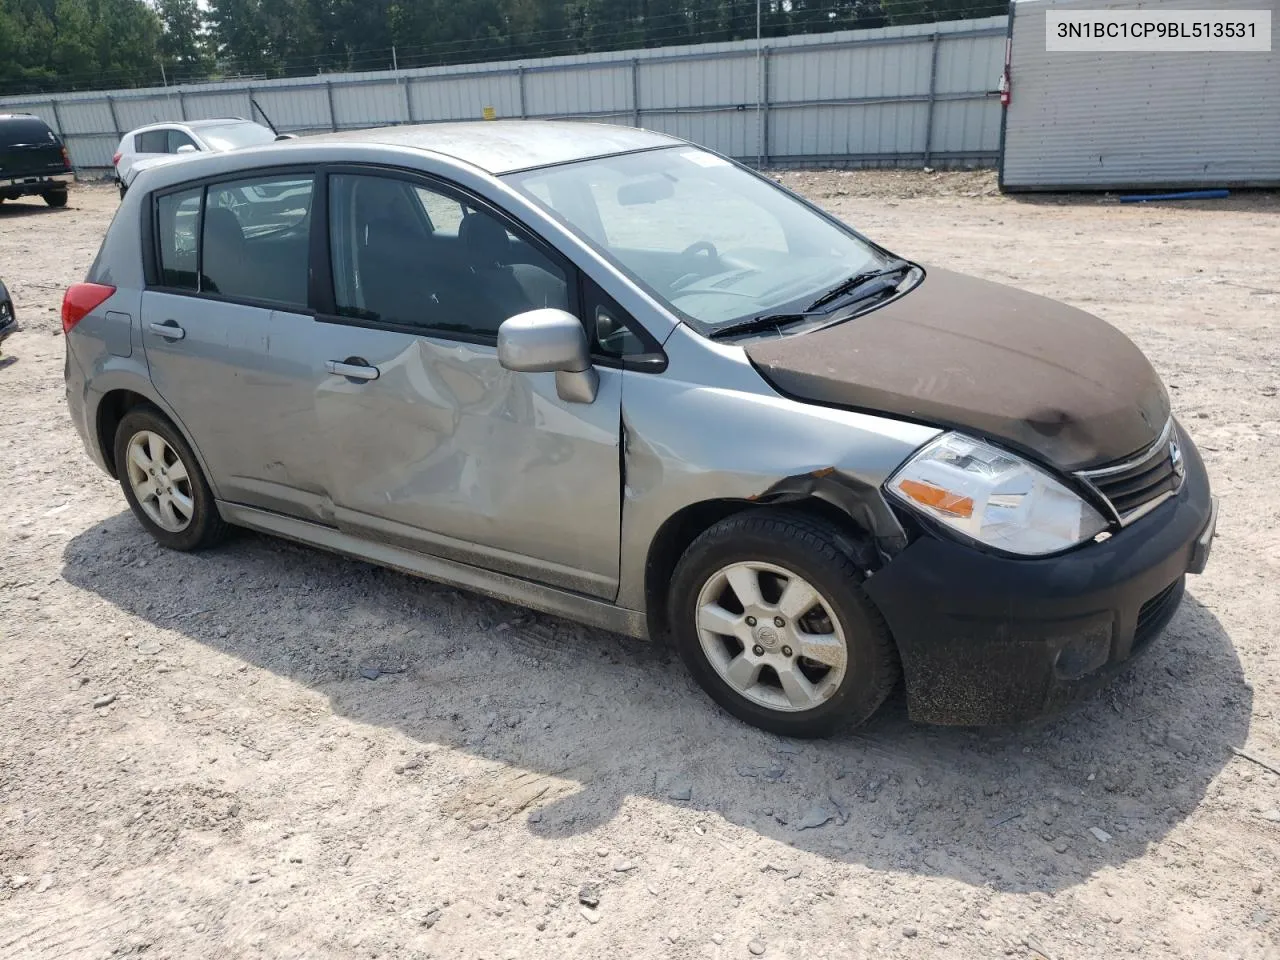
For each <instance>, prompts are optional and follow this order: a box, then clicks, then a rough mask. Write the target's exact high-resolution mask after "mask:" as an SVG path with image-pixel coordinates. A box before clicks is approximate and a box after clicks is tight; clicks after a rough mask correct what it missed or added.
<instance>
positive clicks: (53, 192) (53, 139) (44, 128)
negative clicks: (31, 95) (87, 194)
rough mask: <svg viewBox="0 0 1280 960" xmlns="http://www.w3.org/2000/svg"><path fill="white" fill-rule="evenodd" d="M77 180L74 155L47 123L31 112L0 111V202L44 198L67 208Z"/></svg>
mask: <svg viewBox="0 0 1280 960" xmlns="http://www.w3.org/2000/svg"><path fill="white" fill-rule="evenodd" d="M74 179H75V175H74V174H73V173H72V171H71V155H70V154H68V153H67V148H66V146H64V145H63V143H62V139H61V138H60V137H59V136H58V135H57V134H56V133H54V132H53V131H52V130H50V129H49V125H48V124H47V123H45V122H44V121H43V120H41V119H40V118H39V117H35V116H32V115H31V114H29V113H0V203H3V202H4V201H5V200H16V199H17V198H18V197H44V202H45V203H47V204H48V205H49V206H51V207H65V206H66V205H67V184H68V183H70V182H71V181H72V180H74Z"/></svg>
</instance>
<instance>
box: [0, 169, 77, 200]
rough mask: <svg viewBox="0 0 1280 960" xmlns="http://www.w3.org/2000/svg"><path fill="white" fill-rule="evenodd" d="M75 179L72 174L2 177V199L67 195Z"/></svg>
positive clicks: (0, 178)
mask: <svg viewBox="0 0 1280 960" xmlns="http://www.w3.org/2000/svg"><path fill="white" fill-rule="evenodd" d="M74 179H75V177H74V176H73V175H72V174H70V173H58V174H38V175H35V174H33V175H32V176H29V177H13V176H9V177H3V176H0V197H3V198H4V199H5V200H17V199H18V198H19V197H43V196H44V195H45V194H46V193H66V192H67V186H68V184H70V183H71V182H72V181H73V180H74Z"/></svg>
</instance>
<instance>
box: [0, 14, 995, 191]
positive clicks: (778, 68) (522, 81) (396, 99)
mask: <svg viewBox="0 0 1280 960" xmlns="http://www.w3.org/2000/svg"><path fill="white" fill-rule="evenodd" d="M1006 31H1007V18H1005V17H989V18H986V19H982V20H956V21H950V22H946V23H937V24H926V25H921V26H902V27H885V28H882V29H876V30H857V31H846V32H841V33H824V34H810V35H803V36H795V37H778V38H772V39H770V40H769V41H768V42H767V44H765V45H763V46H762V47H761V48H760V49H757V47H756V44H755V41H739V42H733V43H706V44H698V45H696V46H686V47H665V48H659V49H653V50H624V51H615V52H608V53H593V54H582V55H579V56H570V57H551V58H546V59H539V60H522V61H511V62H504V63H484V64H472V65H465V66H453V67H427V68H423V69H418V70H402V71H400V72H398V73H395V72H390V71H387V72H379V73H364V74H330V75H325V76H324V77H322V78H316V77H302V78H291V79H286V80H260V81H254V82H252V83H247V82H244V81H229V82H225V83H204V84H190V85H184V86H179V87H169V88H152V89H147V90H117V91H112V92H110V93H103V92H91V93H62V94H51V95H42V96H39V97H4V98H0V111H4V112H15V111H25V112H30V113H35V114H38V115H39V116H41V117H43V118H44V119H45V120H46V121H47V122H48V123H49V124H50V125H51V126H52V127H53V128H54V129H55V130H57V131H58V132H59V133H60V134H61V135H62V136H63V138H64V139H65V140H66V142H67V145H68V147H69V149H70V152H71V155H72V158H73V161H74V162H75V165H76V167H77V168H78V169H84V170H93V169H95V168H96V169H106V168H109V167H110V166H111V155H112V153H113V152H114V151H115V148H116V145H117V143H119V140H120V137H121V135H122V134H123V133H125V132H126V131H128V130H131V129H133V128H134V127H139V126H142V125H143V124H147V123H155V122H157V121H162V120H181V119H189V120H195V119H202V118H208V117H225V116H240V117H245V118H251V117H255V114H254V110H253V106H252V104H251V102H250V97H252V98H253V99H254V100H256V101H257V102H258V104H260V105H261V107H262V109H263V110H264V111H265V112H266V113H267V115H268V116H270V117H271V119H272V121H273V122H274V123H275V125H276V127H277V128H278V129H279V130H280V131H281V132H282V133H284V132H291V133H300V134H305V133H318V132H322V131H332V130H350V129H356V128H361V127H376V126H383V125H387V124H401V123H428V122H434V121H443V120H461V119H480V117H481V116H482V112H483V110H484V108H485V107H493V108H494V111H495V112H496V114H497V116H499V117H521V118H545V119H550V118H557V119H563V118H590V119H595V120H601V121H605V122H609V123H621V124H629V125H633V126H643V127H647V128H649V129H651V130H658V131H662V132H665V133H671V134H674V135H675V136H680V137H684V138H687V139H689V140H692V141H694V142H696V143H700V144H703V145H705V146H707V147H710V148H711V149H713V150H717V151H719V152H721V153H725V154H728V155H730V156H733V157H736V158H739V159H742V160H746V161H749V162H751V163H756V164H760V165H774V166H785V165H799V164H805V163H822V164H834V165H847V166H861V165H867V166H870V165H875V166H893V165H916V166H919V165H922V164H923V165H930V164H932V165H935V166H960V165H991V164H994V163H995V161H996V159H997V157H998V152H999V146H1000V104H999V100H998V98H996V97H995V96H994V93H993V91H994V90H995V88H996V84H997V81H998V80H999V77H1000V71H1001V69H1002V67H1003V63H1004V41H1005V34H1006Z"/></svg>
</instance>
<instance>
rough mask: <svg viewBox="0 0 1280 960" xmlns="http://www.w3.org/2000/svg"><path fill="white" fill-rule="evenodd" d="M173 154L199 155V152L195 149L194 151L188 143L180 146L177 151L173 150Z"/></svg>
mask: <svg viewBox="0 0 1280 960" xmlns="http://www.w3.org/2000/svg"><path fill="white" fill-rule="evenodd" d="M174 152H175V153H199V152H200V151H199V150H197V149H196V148H195V147H194V146H192V145H191V144H189V143H184V144H183V145H182V146H180V147H179V148H178V149H177V150H175V151H174Z"/></svg>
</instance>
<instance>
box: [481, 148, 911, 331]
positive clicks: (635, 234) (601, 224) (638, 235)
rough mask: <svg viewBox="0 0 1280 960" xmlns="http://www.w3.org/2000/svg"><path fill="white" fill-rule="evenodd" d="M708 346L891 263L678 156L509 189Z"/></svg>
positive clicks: (593, 168)
mask: <svg viewBox="0 0 1280 960" xmlns="http://www.w3.org/2000/svg"><path fill="white" fill-rule="evenodd" d="M505 179H506V180H507V181H508V182H509V183H512V185H514V186H515V187H517V189H519V190H522V191H523V192H524V193H525V194H526V195H527V196H529V197H530V198H532V199H533V200H534V201H535V202H537V203H538V204H539V205H541V206H543V207H544V208H546V209H547V210H549V211H550V212H551V213H552V214H554V215H555V216H556V217H557V218H559V219H560V220H561V221H563V222H564V223H566V224H567V225H568V226H569V227H570V228H572V229H573V230H574V231H576V232H577V233H578V234H579V235H580V236H582V237H583V238H584V239H585V240H587V241H588V242H589V243H591V244H593V245H594V246H595V247H596V248H597V249H598V250H600V251H601V252H602V253H603V254H605V255H606V256H607V257H609V258H610V259H611V260H612V261H613V262H614V263H615V264H616V265H618V266H619V267H620V268H622V269H623V270H624V271H626V272H627V273H629V274H630V275H631V277H632V278H633V279H635V280H636V281H638V282H639V283H640V284H641V285H642V286H644V287H645V288H646V289H647V290H648V291H649V292H650V293H652V294H654V295H655V296H656V297H658V298H659V299H661V300H662V301H664V302H665V303H666V304H668V305H669V306H671V307H672V308H674V310H675V311H676V312H677V313H679V314H680V315H682V316H683V317H684V318H685V319H686V320H688V321H689V322H690V323H691V325H692V326H693V327H694V328H695V329H696V330H698V331H699V332H700V333H702V334H704V335H712V334H714V333H715V331H716V329H717V328H719V327H725V326H728V325H729V324H732V323H735V322H737V321H740V320H743V319H746V318H751V317H756V316H761V315H764V314H776V313H782V312H789V311H798V310H803V309H804V308H805V307H806V306H807V305H809V304H810V303H811V302H812V301H813V300H814V298H815V297H818V296H820V295H821V294H822V293H823V292H824V291H826V290H828V289H830V288H831V287H832V286H833V285H834V284H838V283H840V282H841V281H843V280H845V279H846V278H848V277H849V276H851V275H853V274H857V273H861V272H863V271H871V270H876V269H877V268H880V267H882V266H884V265H885V264H887V263H888V262H889V258H887V257H886V256H884V255H883V254H881V253H880V252H879V251H877V250H876V248H874V247H872V246H871V245H870V244H869V243H867V242H866V241H863V240H860V239H859V238H858V237H856V236H854V235H853V234H852V233H850V232H848V231H846V230H844V229H841V228H840V227H838V226H836V225H835V224H833V223H832V222H831V221H829V220H827V219H826V218H824V217H822V216H821V215H819V214H818V213H816V212H814V211H813V210H811V209H809V207H807V206H805V205H804V204H802V203H800V202H799V201H797V200H795V199H794V198H792V197H791V196H790V195H789V194H787V193H785V192H784V191H782V190H780V189H778V188H777V187H775V186H773V185H772V184H771V183H769V182H768V181H765V180H763V179H761V178H760V177H757V176H755V175H754V174H752V173H751V172H749V171H747V170H745V169H743V168H742V167H739V166H738V165H737V164H734V163H731V162H729V161H728V160H724V159H722V158H720V157H718V156H715V155H714V154H710V153H707V152H705V151H703V150H699V149H697V148H695V147H687V146H680V147H671V148H667V149H662V150H650V151H645V152H641V153H629V154H621V155H616V156H611V157H600V158H597V159H594V160H582V161H578V162H576V163H567V164H562V165H559V166H554V167H543V168H540V169H536V170H529V171H525V172H523V173H515V174H510V175H508V176H507V177H506V178H505Z"/></svg>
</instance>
